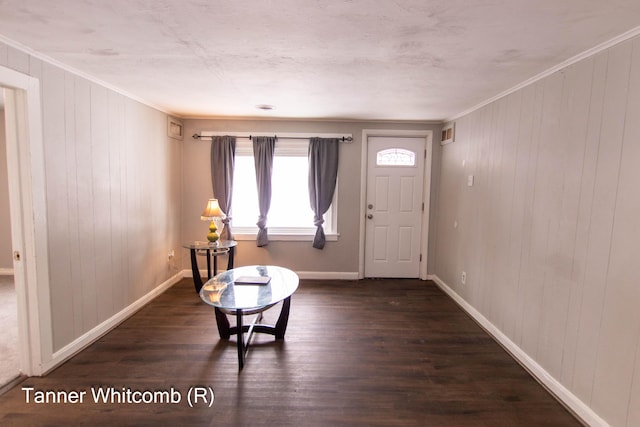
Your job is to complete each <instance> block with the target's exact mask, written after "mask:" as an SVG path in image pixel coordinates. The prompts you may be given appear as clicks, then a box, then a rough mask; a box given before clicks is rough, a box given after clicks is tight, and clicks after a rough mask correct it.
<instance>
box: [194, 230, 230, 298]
mask: <svg viewBox="0 0 640 427" xmlns="http://www.w3.org/2000/svg"><path fill="white" fill-rule="evenodd" d="M237 245H238V242H236V241H235V240H218V242H217V245H212V244H210V243H209V242H202V241H194V242H188V243H185V244H183V245H182V247H183V248H186V249H189V251H190V252H191V272H192V273H193V284H194V286H195V288H196V293H199V292H200V289H202V285H203V283H202V278H201V277H200V269H199V268H198V254H204V255H205V256H206V257H207V280H209V279H211V278H212V277H213V276H215V275H216V274H218V256H220V255H225V254H228V255H229V258H228V261H227V270H231V269H232V268H233V257H234V255H235V252H236V246H237ZM212 257H213V271H212V269H211V258H212Z"/></svg>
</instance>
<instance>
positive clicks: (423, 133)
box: [358, 129, 433, 280]
mask: <svg viewBox="0 0 640 427" xmlns="http://www.w3.org/2000/svg"><path fill="white" fill-rule="evenodd" d="M373 136H387V137H399V138H402V137H405V138H406V137H418V138H420V137H423V138H425V142H426V144H425V146H426V150H427V158H426V159H425V163H424V188H423V195H422V197H423V200H424V211H423V212H422V225H421V229H422V232H421V237H420V241H421V246H420V253H421V254H422V260H421V261H420V279H422V280H427V260H428V259H429V254H428V250H429V207H430V199H431V163H432V158H433V131H430V130H391V129H363V130H362V150H361V156H360V164H361V168H360V244H359V253H360V256H359V260H358V278H359V279H363V278H364V262H365V257H364V255H365V254H364V252H365V226H366V219H365V217H366V204H367V169H368V167H369V165H368V164H367V162H368V161H367V153H368V148H369V137H373Z"/></svg>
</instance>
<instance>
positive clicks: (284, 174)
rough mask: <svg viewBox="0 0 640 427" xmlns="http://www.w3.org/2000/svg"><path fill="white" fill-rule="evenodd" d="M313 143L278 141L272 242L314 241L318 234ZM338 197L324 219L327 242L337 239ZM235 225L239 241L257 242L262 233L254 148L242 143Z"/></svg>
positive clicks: (235, 193) (271, 214) (236, 180)
mask: <svg viewBox="0 0 640 427" xmlns="http://www.w3.org/2000/svg"><path fill="white" fill-rule="evenodd" d="M308 148H309V142H308V140H306V139H300V140H297V139H296V140H278V141H277V142H276V148H275V153H274V158H273V176H272V178H271V186H272V188H271V207H270V208H269V214H268V216H267V227H268V229H269V238H270V240H311V239H312V238H313V235H314V234H315V232H316V227H315V226H314V225H313V216H314V215H313V211H312V210H311V206H310V203H309V188H308V184H307V182H308V174H309V161H308V159H307V152H308ZM337 191H338V190H337V187H336V194H334V198H333V203H332V204H331V207H330V208H329V210H328V211H327V213H326V214H325V215H324V221H325V222H324V231H325V235H326V238H327V240H335V237H336V220H335V219H336V202H335V201H336V197H337V196H336V195H337ZM232 198H233V200H232V202H231V206H232V210H233V212H232V215H231V225H232V227H233V234H234V236H235V237H236V239H238V240H243V239H251V238H255V235H256V234H257V232H258V227H257V226H256V222H257V221H258V213H259V210H258V191H257V189H256V172H255V166H254V162H253V145H252V142H251V141H250V140H248V139H246V140H245V139H238V141H237V145H236V158H235V168H234V173H233V195H232Z"/></svg>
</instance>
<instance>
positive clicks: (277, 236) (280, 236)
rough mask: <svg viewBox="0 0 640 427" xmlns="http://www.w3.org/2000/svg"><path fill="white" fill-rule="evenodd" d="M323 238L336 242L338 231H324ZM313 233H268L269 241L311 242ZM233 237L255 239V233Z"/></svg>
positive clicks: (234, 236) (243, 239)
mask: <svg viewBox="0 0 640 427" xmlns="http://www.w3.org/2000/svg"><path fill="white" fill-rule="evenodd" d="M324 236H325V239H326V241H327V242H336V241H337V240H338V236H340V234H339V233H326V234H325V235H324ZM314 237H315V234H284V233H269V241H270V242H312V241H313V238H314ZM233 239H234V240H237V241H245V240H254V241H255V240H256V234H255V233H233Z"/></svg>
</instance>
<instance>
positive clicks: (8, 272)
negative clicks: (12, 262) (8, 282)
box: [0, 268, 13, 276]
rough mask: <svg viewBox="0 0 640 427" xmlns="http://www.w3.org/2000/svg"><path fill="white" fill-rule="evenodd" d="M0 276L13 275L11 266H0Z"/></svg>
mask: <svg viewBox="0 0 640 427" xmlns="http://www.w3.org/2000/svg"><path fill="white" fill-rule="evenodd" d="M0 276H13V268H0Z"/></svg>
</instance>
